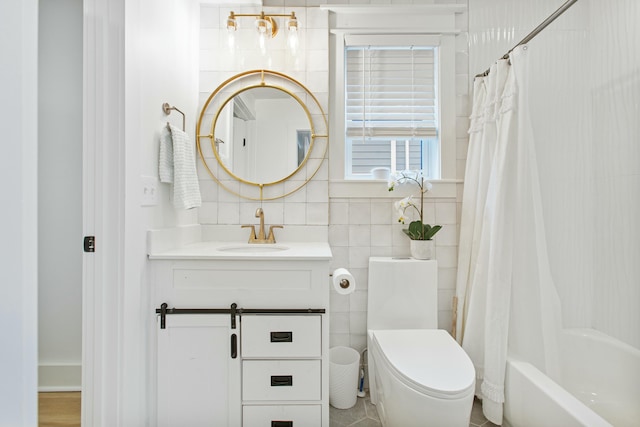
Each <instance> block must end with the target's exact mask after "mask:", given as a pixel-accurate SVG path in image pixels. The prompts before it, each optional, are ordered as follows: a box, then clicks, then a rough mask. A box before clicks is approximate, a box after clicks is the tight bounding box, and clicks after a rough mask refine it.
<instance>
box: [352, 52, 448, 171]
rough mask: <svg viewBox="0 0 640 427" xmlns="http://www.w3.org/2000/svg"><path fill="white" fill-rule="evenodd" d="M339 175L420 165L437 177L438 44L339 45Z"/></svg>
mask: <svg viewBox="0 0 640 427" xmlns="http://www.w3.org/2000/svg"><path fill="white" fill-rule="evenodd" d="M344 55H345V67H344V70H345V77H344V90H345V114H344V115H345V176H346V177H347V178H352V179H353V178H362V179H367V178H371V170H372V169H373V168H376V167H386V168H389V169H390V170H391V171H392V172H394V171H396V170H405V169H422V170H423V171H424V173H425V175H426V176H427V177H429V178H439V177H440V171H439V147H440V141H439V132H438V127H439V114H438V105H439V104H438V90H437V80H438V75H437V73H438V64H437V59H438V47H437V46H370V45H365V46H362V45H349V44H347V45H346V46H345V52H344Z"/></svg>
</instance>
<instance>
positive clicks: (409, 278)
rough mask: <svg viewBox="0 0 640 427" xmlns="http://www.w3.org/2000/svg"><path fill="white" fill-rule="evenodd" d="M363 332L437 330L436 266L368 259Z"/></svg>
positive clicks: (392, 259) (419, 261)
mask: <svg viewBox="0 0 640 427" xmlns="http://www.w3.org/2000/svg"><path fill="white" fill-rule="evenodd" d="M368 285H369V286H368V301H367V329H371V330H375V329H437V328H438V262H437V261H436V260H428V261H423V260H415V259H412V258H387V257H372V258H369V283H368Z"/></svg>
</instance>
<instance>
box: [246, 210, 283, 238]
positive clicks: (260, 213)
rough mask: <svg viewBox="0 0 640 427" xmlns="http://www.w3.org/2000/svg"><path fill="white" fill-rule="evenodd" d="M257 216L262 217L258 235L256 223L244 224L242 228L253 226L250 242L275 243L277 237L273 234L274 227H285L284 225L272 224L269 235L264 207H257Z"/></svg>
mask: <svg viewBox="0 0 640 427" xmlns="http://www.w3.org/2000/svg"><path fill="white" fill-rule="evenodd" d="M256 218H260V228H259V229H258V235H257V236H256V226H255V225H246V224H245V225H243V226H242V228H245V227H246V228H251V234H250V235H249V243H275V242H276V238H275V236H274V234H273V229H274V228H284V227H283V226H282V225H272V226H271V227H269V235H268V236H267V235H266V233H265V231H264V211H263V210H262V208H258V209H256Z"/></svg>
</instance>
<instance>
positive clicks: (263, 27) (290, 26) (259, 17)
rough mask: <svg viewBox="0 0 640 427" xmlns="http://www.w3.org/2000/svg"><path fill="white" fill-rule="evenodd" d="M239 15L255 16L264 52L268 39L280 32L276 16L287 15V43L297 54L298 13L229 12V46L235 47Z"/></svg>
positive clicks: (259, 40) (261, 47)
mask: <svg viewBox="0 0 640 427" xmlns="http://www.w3.org/2000/svg"><path fill="white" fill-rule="evenodd" d="M239 17H253V18H255V27H256V31H257V33H258V43H259V45H260V50H261V51H262V52H263V53H264V52H265V51H266V40H267V39H270V38H273V37H275V36H276V34H278V29H279V28H278V23H277V22H276V20H275V19H273V18H275V17H286V18H287V19H286V20H285V25H286V28H287V44H288V45H289V49H290V50H291V53H293V54H295V53H296V51H297V49H298V18H296V13H295V12H291V13H290V14H288V15H287V14H273V13H270V14H266V13H264V12H260V13H258V14H247V13H237V14H236V13H234V12H231V13H229V17H227V31H228V33H229V47H230V48H231V49H233V47H234V43H235V42H234V34H235V32H236V31H237V30H238V20H237V18H239Z"/></svg>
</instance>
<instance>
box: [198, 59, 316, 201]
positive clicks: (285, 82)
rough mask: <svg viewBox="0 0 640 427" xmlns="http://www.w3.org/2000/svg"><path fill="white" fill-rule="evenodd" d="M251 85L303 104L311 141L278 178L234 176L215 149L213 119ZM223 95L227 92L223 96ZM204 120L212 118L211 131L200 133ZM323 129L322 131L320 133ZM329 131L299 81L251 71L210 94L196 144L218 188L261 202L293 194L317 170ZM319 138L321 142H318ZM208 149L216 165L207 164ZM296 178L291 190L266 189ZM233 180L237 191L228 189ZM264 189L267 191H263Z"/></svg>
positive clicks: (269, 72)
mask: <svg viewBox="0 0 640 427" xmlns="http://www.w3.org/2000/svg"><path fill="white" fill-rule="evenodd" d="M253 88H273V89H277V90H280V91H282V92H284V93H286V94H288V95H289V96H291V97H292V98H293V99H295V100H296V101H297V102H298V103H299V104H300V105H301V106H302V108H303V109H304V112H305V114H306V115H307V118H308V119H309V126H310V131H311V141H310V143H309V149H308V150H307V153H306V154H305V157H304V159H303V160H302V162H301V163H300V164H299V165H298V167H297V168H296V169H295V170H293V172H291V173H289V174H288V175H286V176H285V177H284V178H281V179H279V180H277V181H272V182H254V181H250V180H247V179H245V178H243V177H239V176H237V175H236V174H234V173H233V172H232V171H231V170H230V169H229V167H227V165H225V164H224V162H223V161H222V159H221V158H220V155H219V153H218V150H217V149H216V137H215V128H216V122H217V120H218V117H219V116H220V114H221V112H222V110H223V108H224V107H225V106H227V104H229V103H230V102H232V101H233V98H234V97H235V96H236V95H238V94H240V93H243V92H245V91H247V90H249V89H253ZM296 92H298V94H296ZM225 94H228V95H227V96H224V95H225ZM303 97H304V98H306V99H307V103H305V102H304V100H303V99H302V98H303ZM216 106H217V108H216ZM214 110H215V114H213V115H212V114H211V113H210V111H214ZM207 119H211V124H210V126H209V129H210V132H209V133H208V134H203V133H202V130H203V126H204V125H205V121H206V120H207ZM323 130H324V132H322V131H323ZM319 132H322V133H319ZM328 134H329V130H328V123H327V117H326V114H325V113H324V110H323V109H322V106H321V105H320V103H319V102H318V99H317V98H316V97H315V95H314V94H313V93H312V92H311V91H310V90H309V89H307V88H306V87H305V86H304V85H303V84H302V83H300V82H299V81H297V80H295V79H293V78H291V77H289V76H287V75H286V74H283V73H280V72H277V71H271V70H251V71H246V72H243V73H240V74H237V75H235V76H233V77H230V78H229V79H227V80H225V81H224V82H223V83H222V84H220V86H218V87H217V88H216V90H214V91H213V92H212V93H211V95H209V98H208V99H207V101H206V102H205V104H204V106H203V107H202V110H201V112H200V115H199V117H198V122H197V125H196V135H197V137H196V145H197V148H198V153H199V154H200V159H201V160H202V163H203V165H204V167H205V169H206V170H207V172H208V174H209V176H211V178H212V179H213V180H214V181H215V182H216V183H217V184H218V185H219V186H220V187H222V188H224V189H225V190H226V191H228V192H230V193H232V194H235V195H236V196H238V197H241V198H244V199H249V200H260V201H264V200H275V199H279V198H282V197H286V196H288V195H290V194H292V193H295V192H296V191H298V190H300V189H301V188H302V187H304V186H305V185H306V184H307V183H308V182H309V181H310V180H311V179H312V178H313V177H314V176H315V175H316V174H317V173H318V171H319V170H320V167H321V166H322V163H323V161H324V160H325V158H326V154H327V151H328V148H329V141H328ZM203 139H205V140H208V142H209V144H208V145H207V144H202V140H203ZM319 141H321V143H318V142H319ZM208 149H210V150H211V152H212V154H213V158H212V157H211V156H209V158H210V160H214V159H215V161H216V165H215V167H212V166H211V165H209V164H208V163H207V155H206V154H207V153H206V152H205V150H208ZM214 170H216V172H217V173H214ZM295 177H300V179H298V180H296V181H295V182H297V181H300V184H299V185H295V184H294V188H293V189H290V188H289V189H282V191H281V192H280V193H278V192H277V191H273V192H269V188H274V189H275V188H276V187H277V186H278V185H284V183H285V182H286V181H288V180H290V179H292V178H295ZM235 183H238V185H237V188H238V189H237V191H236V190H235V189H233V188H230V187H231V186H234V187H236V185H235ZM265 190H266V192H267V193H269V194H265ZM287 190H288V191H287Z"/></svg>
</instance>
